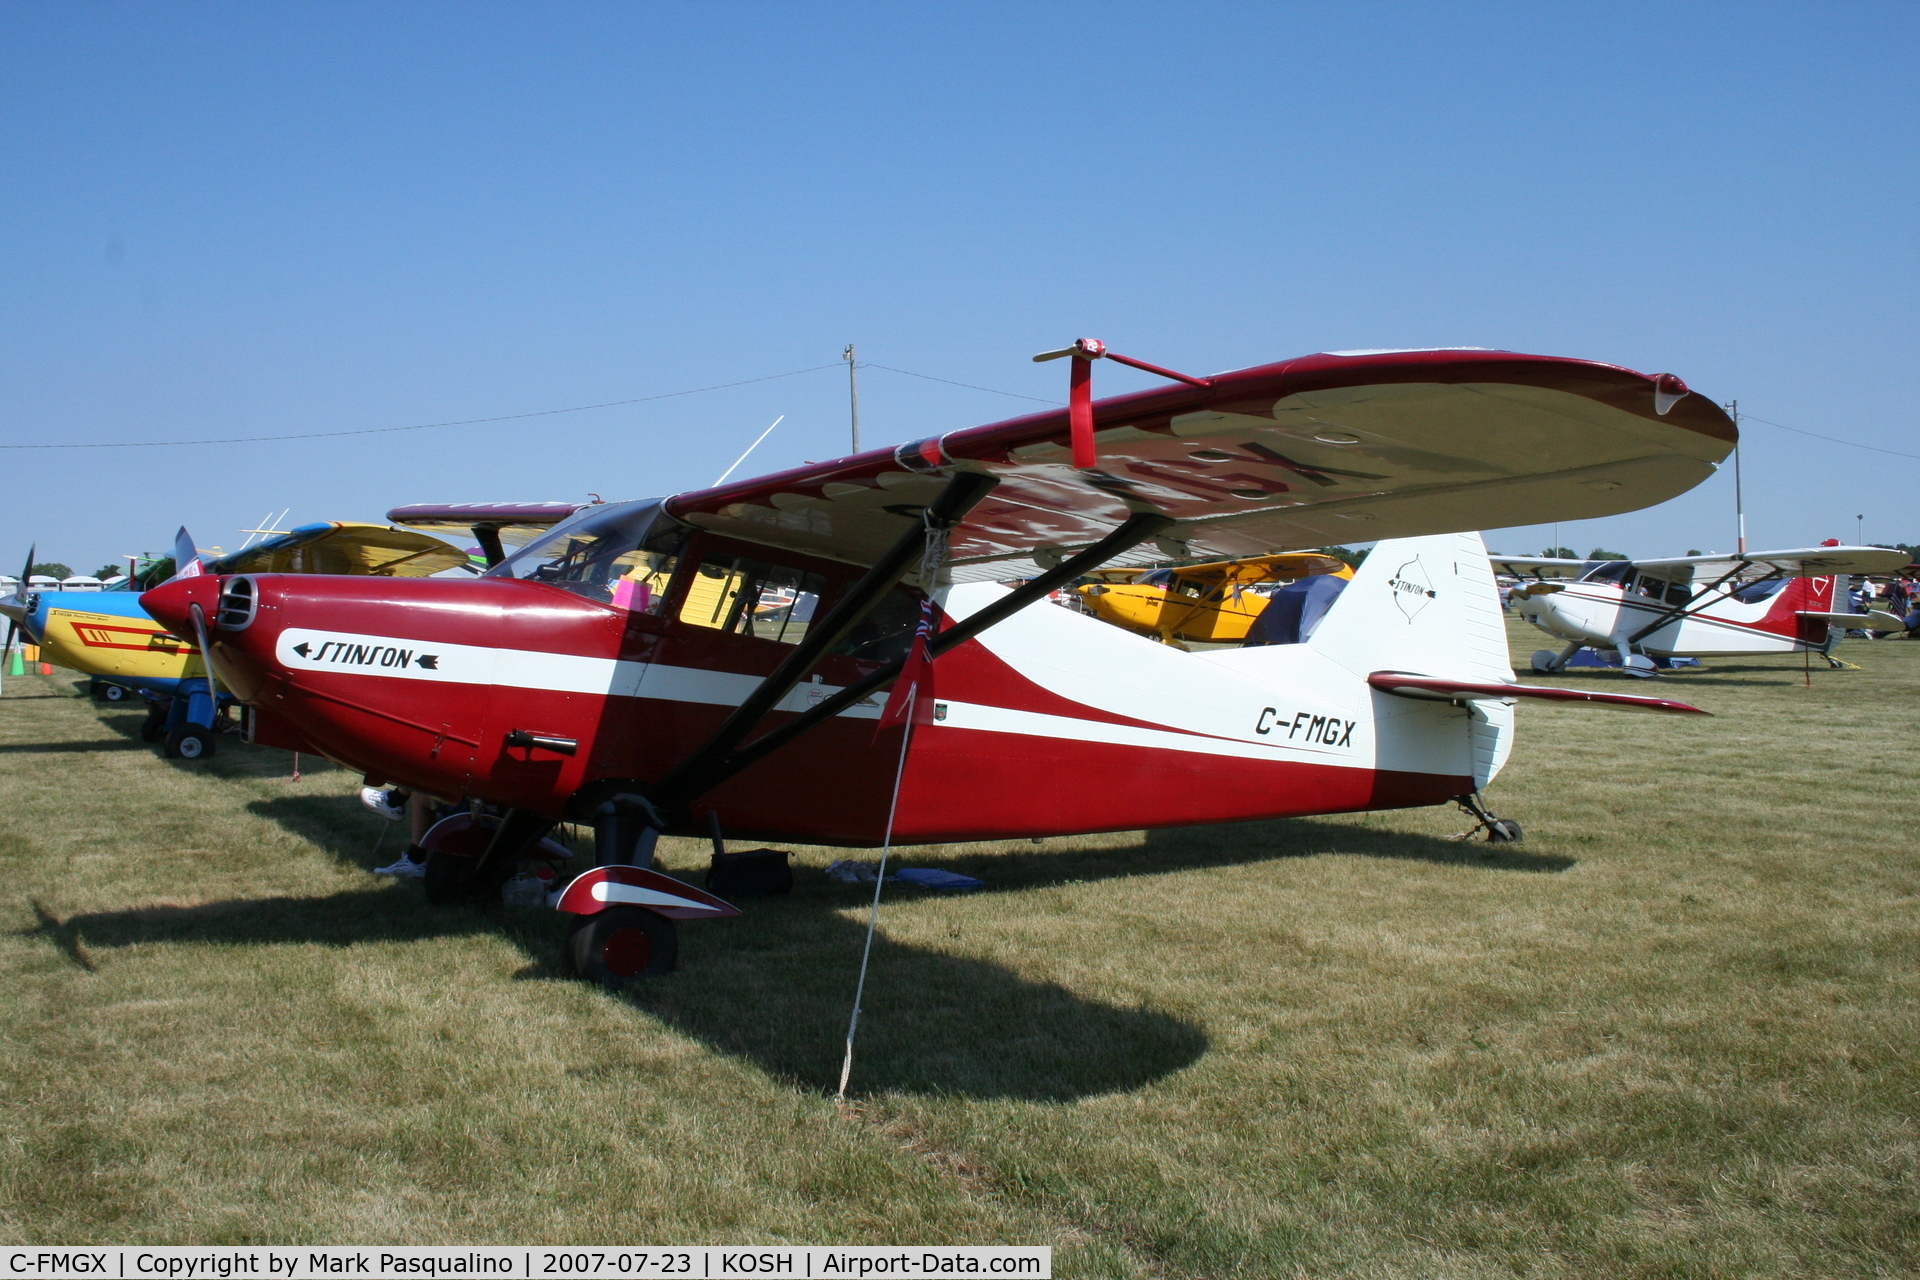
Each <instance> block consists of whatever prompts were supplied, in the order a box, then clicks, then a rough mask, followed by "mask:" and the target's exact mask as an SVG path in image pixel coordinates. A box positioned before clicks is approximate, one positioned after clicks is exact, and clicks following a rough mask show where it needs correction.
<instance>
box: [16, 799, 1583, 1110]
mask: <svg viewBox="0 0 1920 1280" xmlns="http://www.w3.org/2000/svg"><path fill="white" fill-rule="evenodd" d="M249 808H250V809H251V810H252V811H253V812H255V813H257V814H260V815H261V816H264V817H268V818H271V819H273V820H274V821H276V822H279V823H280V824H281V825H283V826H284V827H286V828H287V829H288V830H290V831H292V832H294V833H295V834H297V835H299V836H301V837H302V838H303V839H306V840H309V841H312V842H313V843H315V844H316V845H318V846H319V847H321V848H322V849H325V850H326V851H328V852H329V853H331V854H332V855H333V856H334V857H336V858H338V859H340V860H341V861H342V862H346V863H351V864H354V865H359V866H363V867H366V866H371V865H372V861H371V860H370V859H371V858H372V857H373V856H374V855H372V854H371V853H370V846H371V844H372V840H371V838H370V836H371V834H372V833H370V832H369V823H368V821H367V815H365V814H364V813H362V812H359V811H358V806H357V805H356V804H355V803H354V802H353V800H352V799H351V797H337V796H335V797H322V796H311V797H280V798H276V799H272V800H262V801H255V802H254V803H253V804H251V805H250V806H249ZM376 822H377V820H376ZM389 852H391V851H389ZM1330 852H1338V853H1342V854H1348V855H1361V856H1372V857H1389V858H1401V859H1409V860H1414V861H1421V862H1430V863H1431V862H1442V863H1457V864H1461V865H1462V866H1471V867H1474V868H1478V869H1492V870H1515V871H1519V870H1524V871H1554V870H1560V869H1563V868H1564V867H1566V866H1569V865H1571V864H1572V860H1571V859H1566V858H1553V857H1542V856H1539V855H1531V854H1526V853H1524V852H1522V851H1519V850H1511V849H1505V848H1493V847H1490V846H1486V845H1467V844H1464V843H1457V842H1452V841H1446V840H1437V839H1433V838H1430V837H1424V836H1415V835H1407V834H1404V833H1397V832H1390V831H1383V830H1381V831H1376V830H1369V829H1367V828H1365V827H1351V826H1331V825H1327V824H1320V823H1312V822H1304V821H1277V822H1259V823H1242V824H1235V825H1233V826H1229V827H1208V828H1194V829H1187V830H1180V831H1167V832H1155V833H1150V834H1149V835H1148V836H1147V837H1146V839H1145V841H1144V843H1142V844H1140V845H1136V846H1132V847H1127V848H1119V849H1087V848H1060V849H1055V850H1041V849H1037V848H1036V849H1033V850H1032V851H1028V850H1026V849H1020V850H1017V851H1015V852H1011V853H1004V852H992V853H982V854H979V855H967V854H962V855H959V856H948V857H942V858H927V857H921V856H918V855H917V853H916V851H914V850H911V849H909V850H902V851H899V856H900V857H901V859H902V860H903V863H904V864H911V865H915V866H935V867H942V868H946V869H950V870H955V871H962V872H966V873H969V874H974V875H978V876H980V877H981V878H983V879H986V880H987V881H988V884H989V888H988V892H990V893H993V894H1012V893H1018V892H1021V891H1023V890H1031V889H1038V888H1044V887H1047V886H1051V885H1057V884H1061V883H1064V882H1079V883H1090V882H1096V881H1100V880H1106V879H1117V878H1123V877H1134V876H1143V875H1164V874H1171V873H1175V872H1180V871H1188V870H1196V869H1202V868H1207V867H1220V866H1232V865H1244V864H1252V863H1260V862H1269V861H1275V860H1278V859H1283V858H1293V857H1302V856H1311V855H1314V854H1318V853H1330ZM674 870H677V871H678V872H679V874H680V875H681V876H682V878H685V879H690V880H691V879H695V878H696V876H695V875H694V874H690V872H689V869H688V868H685V867H676V868H674ZM867 892H868V891H867V890H865V889H863V888H860V887H857V886H847V885H840V884H834V883H832V882H828V881H826V880H824V879H823V878H821V877H819V876H818V874H817V872H810V871H808V870H807V869H804V868H803V869H801V872H800V884H799V885H798V887H797V888H796V889H795V891H794V892H793V893H792V894H791V895H790V896H784V897H780V898H773V899H758V900H750V901H748V902H746V903H744V904H743V905H744V907H745V909H746V914H745V915H744V916H742V917H740V918H738V919H734V920H726V921H714V922H711V923H706V924H693V925H690V926H688V927H686V928H683V929H682V930H681V932H680V939H681V968H680V971H679V972H678V973H676V974H674V975H673V976H671V977H669V978H666V979H661V980H655V981H652V982H649V983H646V984H644V985H642V986H639V987H637V988H635V989H634V990H632V991H630V992H629V993H628V994H627V995H626V996H625V997H624V998H626V999H627V1000H629V1001H630V1002H631V1003H632V1004H633V1005H634V1006H635V1007H636V1008H638V1009H641V1010H643V1011H645V1012H647V1013H648V1014H650V1015H652V1016H654V1017H656V1018H659V1019H660V1020H661V1021H662V1022H663V1023H665V1024H667V1025H668V1026H671V1027H673V1028H675V1029H676V1030H679V1031H681V1032H683V1033H685V1034H687V1035H690V1036H693V1037H695V1038H697V1039H699V1040H700V1041H702V1042H704V1043H705V1044H707V1045H708V1046H710V1047H711V1048H713V1049H714V1050H716V1051H718V1052H720V1053H724V1054H728V1055H730V1056H733V1057H737V1058H740V1059H742V1060H744V1061H746V1062H750V1063H752V1064H753V1065H755V1066H756V1067H758V1068H759V1069H761V1070H763V1071H765V1072H767V1073H768V1074H770V1075H772V1076H774V1077H776V1078H779V1079H782V1080H785V1081H787V1082H788V1083H790V1084H791V1085H792V1086H794V1087H796V1088H800V1089H804V1090H808V1091H816V1092H827V1091H831V1090H832V1089H833V1088H834V1087H835V1085H836V1083H837V1080H838V1075H839V1068H840V1058H841V1053H842V1049H843V1046H844V1036H845V1028H846V1018H847V1013H848V1009H849V1006H850V1004H851V1000H852V991H853V984H854V979H855V976H856V972H857V968H858V964H859V957H860V948H861V945H862V942H863V940H864V938H865V923H864V919H863V918H862V913H861V912H860V911H858V910H857V908H859V907H861V906H863V905H864V904H865V902H866V900H867ZM908 892H910V891H907V890H901V891H898V894H896V901H897V900H899V898H900V897H901V896H904V895H905V894H906V893H908ZM882 923H883V926H884V923H885V919H884V915H883V918H882ZM567 927H568V922H567V921H566V920H565V919H564V918H562V917H560V916H557V915H554V914H550V913H545V912H510V911H506V910H504V909H495V910H490V911H487V910H477V909H467V908H445V909H435V908H429V907H426V906H425V905H424V904H423V903H422V902H421V900H420V897H419V890H418V889H417V887H415V886H414V885H412V884H399V885H392V886H385V887H382V888H377V889H369V890H365V891H352V892H345V893H337V894H332V895H327V896H322V897H309V898H268V899H256V900H242V901H229V902H221V903H209V904H205V905H202V906H194V907H153V908H145V909H135V910H130V911H119V912H107V913H99V914H94V915H82V916H75V917H73V918H71V919H68V920H66V921H54V920H52V919H51V918H48V917H44V916H43V918H42V921H41V925H40V927H39V929H37V930H35V932H37V933H42V934H46V935H49V937H50V939H51V940H52V941H54V942H55V943H56V944H57V945H60V946H61V947H63V948H64V949H65V950H66V952H67V953H68V955H69V956H71V957H80V958H84V957H86V956H88V955H89V954H91V955H94V956H98V955H99V953H101V952H102V951H106V950H110V949H113V948H118V947H126V946H132V945H135V944H137V943H151V942H176V943H188V944H193V943H214V944H221V945H255V946H271V945H275V944H284V943H301V944H313V943H319V944H321V945H327V946H341V947H344V946H350V945H353V944H355V943H361V942H370V941H373V942H379V941H387V942H393V941H412V940H429V939H432V938H436V937H451V936H468V935H473V934H492V935H495V936H498V937H500V938H502V939H504V940H506V941H509V942H511V943H513V944H514V945H516V946H518V947H519V948H520V950H521V951H522V952H523V953H524V954H525V955H526V956H527V965H526V967H525V968H523V969H522V970H521V972H520V974H519V975H518V976H520V977H521V978H523V979H547V980H556V979H562V978H564V977H565V976H566V975H565V972H564V970H563V968H562V966H561V963H560V959H559V956H560V951H561V943H562V941H563V939H564V938H565V936H566V932H567ZM80 962H82V960H76V963H80ZM1141 963H1142V964H1151V963H1153V960H1152V957H1151V956H1150V955H1148V954H1146V953H1142V956H1141ZM448 980H449V981H460V980H461V979H460V977H459V975H457V974H450V975H448ZM1207 1044H1208V1040H1207V1036H1206V1033H1205V1032H1204V1031H1203V1030H1202V1029H1201V1028H1200V1027H1199V1026H1198V1025H1196V1024H1194V1023H1192V1022H1189V1021H1186V1020H1184V1019H1181V1018H1177V1017H1174V1016H1172V1015H1169V1014H1167V1013H1163V1012H1161V1011H1159V1010H1155V1009H1151V1008H1145V1007H1136V1006H1125V1005H1119V1004H1113V1003H1108V1002H1105V1001H1102V1000H1100V999H1097V998H1093V997H1089V996H1088V995H1085V994H1083V993H1080V992H1076V991H1073V990H1070V989H1068V988H1066V987H1064V986H1062V985H1060V984H1058V983H1054V982H1050V981H1046V980H1037V979H1035V978H1032V977H1028V976H1025V975H1022V974H1020V973H1018V972H1015V971H1014V970H1013V969H1011V968H1009V967H1007V966H1005V965H1002V964H998V963H995V962H993V961H991V960H987V959H982V958H978V957H974V956H965V955H959V954H954V953H951V952H947V951H942V950H934V949H930V948H927V947H923V946H915V945H910V944H907V943H903V942H900V941H897V940H895V939H892V938H890V937H888V935H887V933H886V932H885V930H884V928H883V929H882V931H881V933H880V934H878V935H877V936H876V938H875V941H874V951H873V960H872V965H871V969H870V972H869V977H868V985H867V993H866V998H865V1001H864V1011H863V1014H862V1019H861V1025H860V1038H859V1045H858V1050H859V1051H858V1054H857V1057H856V1060H855V1068H854V1079H853V1083H854V1086H855V1088H857V1089H858V1090H860V1091H862V1092H866V1093H877V1092H886V1091H899V1092H908V1093H919V1094H937V1095H949V1096H961V1097H970V1098H981V1099H986V1098H1019V1099H1028V1100H1035V1101H1048V1102H1064V1101H1071V1100H1073V1099H1076V1098H1083V1097H1089V1096H1094V1095H1099V1094H1106V1093H1115V1092H1125V1091H1128V1090H1133V1089H1139V1088H1143V1087H1145V1086H1147V1085H1149V1084H1151V1083H1153V1082H1154V1081H1156V1080H1158V1079H1161V1078H1163V1077H1165V1076H1167V1075H1169V1074H1172V1073H1174V1072H1176V1071H1179V1070H1181V1069H1183V1068H1185V1067H1187V1066H1190V1065H1191V1064H1193V1063H1194V1062H1196V1061H1197V1060H1198V1059H1199V1058H1200V1056H1201V1055H1202V1054H1203V1053H1204V1052H1205V1051H1206V1048H1207ZM610 1069H617V1068H609V1067H605V1066H602V1067H597V1068H591V1070H593V1071H595V1072H599V1073H604V1072H606V1071H608V1070H610Z"/></svg>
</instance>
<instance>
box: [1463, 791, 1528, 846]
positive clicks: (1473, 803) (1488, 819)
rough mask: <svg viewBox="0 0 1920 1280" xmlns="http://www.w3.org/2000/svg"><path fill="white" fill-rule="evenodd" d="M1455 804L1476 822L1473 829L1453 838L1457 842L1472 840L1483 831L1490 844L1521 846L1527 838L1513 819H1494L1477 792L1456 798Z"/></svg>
mask: <svg viewBox="0 0 1920 1280" xmlns="http://www.w3.org/2000/svg"><path fill="white" fill-rule="evenodd" d="M1453 802H1454V803H1455V804H1457V805H1459V806H1460V807H1461V808H1462V809H1465V810H1466V811H1467V813H1468V815H1469V816H1471V817H1472V818H1474V819H1475V820H1476V821H1475V822H1474V825H1473V826H1472V827H1470V828H1468V829H1467V830H1465V831H1463V832H1461V833H1460V834H1459V835H1457V836H1454V837H1452V838H1453V839H1455V840H1471V839H1472V838H1473V837H1474V836H1476V835H1479V834H1480V833H1481V832H1482V831H1485V832H1486V833H1487V843H1488V844H1519V843H1520V842H1521V841H1522V840H1523V839H1525V838H1526V837H1525V836H1524V835H1522V834H1521V831H1520V824H1519V823H1517V822H1515V821H1513V820H1512V819H1511V818H1496V817H1494V816H1493V814H1492V813H1491V812H1489V811H1488V809H1487V807H1486V806H1485V805H1484V804H1482V803H1480V793H1479V792H1477V791H1475V792H1473V793H1471V794H1470V795H1464V796H1455V797H1454V798H1453Z"/></svg>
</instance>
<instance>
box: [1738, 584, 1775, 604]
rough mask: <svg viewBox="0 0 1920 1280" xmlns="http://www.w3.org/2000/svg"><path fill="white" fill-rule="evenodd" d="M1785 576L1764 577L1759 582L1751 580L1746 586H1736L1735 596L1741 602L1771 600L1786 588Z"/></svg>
mask: <svg viewBox="0 0 1920 1280" xmlns="http://www.w3.org/2000/svg"><path fill="white" fill-rule="evenodd" d="M1786 585H1787V580H1786V579H1785V578H1762V579H1761V580H1760V581H1758V582H1749V583H1748V584H1747V585H1746V586H1744V587H1736V588H1735V589H1734V591H1733V598H1734V599H1735V600H1738V601H1739V602H1740V603H1741V604H1759V603H1760V602H1761V601H1762V600H1771V599H1773V598H1774V597H1775V596H1777V595H1779V594H1780V592H1781V591H1783V590H1785V588H1786Z"/></svg>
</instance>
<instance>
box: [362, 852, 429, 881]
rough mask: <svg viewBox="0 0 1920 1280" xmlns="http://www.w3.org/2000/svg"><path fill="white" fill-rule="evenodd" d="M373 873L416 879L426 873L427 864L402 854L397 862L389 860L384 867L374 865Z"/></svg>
mask: <svg viewBox="0 0 1920 1280" xmlns="http://www.w3.org/2000/svg"><path fill="white" fill-rule="evenodd" d="M373 874H375V875H377V876H403V877H406V878H407V879H411V880H418V879H419V878H420V877H421V876H424V875H425V874H427V864H426V863H424V862H415V861H414V860H413V859H412V858H409V857H406V856H405V855H404V854H403V855H402V856H401V858H400V860H399V861H398V862H389V863H388V864H387V865H386V866H384V867H375V868H374V869H373Z"/></svg>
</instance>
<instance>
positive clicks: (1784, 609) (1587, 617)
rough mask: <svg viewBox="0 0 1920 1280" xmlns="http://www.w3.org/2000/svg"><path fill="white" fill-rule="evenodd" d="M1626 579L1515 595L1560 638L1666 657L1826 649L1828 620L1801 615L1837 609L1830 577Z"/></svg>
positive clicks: (1523, 609) (1520, 607)
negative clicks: (1703, 582)
mask: <svg viewBox="0 0 1920 1280" xmlns="http://www.w3.org/2000/svg"><path fill="white" fill-rule="evenodd" d="M1627 578H1628V580H1627V581H1608V580H1594V579H1591V578H1588V579H1582V580H1580V581H1577V582H1572V583H1568V584H1567V585H1566V586H1564V587H1559V588H1558V589H1547V590H1542V589H1541V588H1540V587H1539V586H1535V587H1533V588H1532V589H1531V590H1530V591H1528V592H1527V593H1526V594H1520V595H1517V596H1516V601H1515V607H1516V609H1517V611H1518V612H1519V614H1520V616H1521V617H1523V618H1525V619H1526V620H1527V621H1528V622H1530V623H1532V624H1533V625H1534V626H1536V627H1538V628H1539V629H1540V630H1542V631H1545V632H1546V633H1547V634H1549V635H1551V636H1555V637H1557V638H1559V639H1562V640H1568V641H1573V642H1577V643H1580V644H1586V645H1592V646H1594V647H1595V648H1603V649H1605V648H1618V647H1620V646H1621V645H1622V644H1623V643H1625V642H1629V641H1630V642H1631V643H1632V646H1633V647H1634V648H1635V649H1637V650H1639V651H1641V652H1643V653H1648V654H1654V655H1658V656H1661V657H1697V658H1708V657H1732V656H1739V655H1743V654H1761V653H1798V652H1801V651H1802V650H1805V649H1821V648H1825V647H1826V645H1827V643H1828V640H1829V636H1828V628H1827V625H1826V623H1824V622H1821V621H1817V620H1814V619H1808V618H1802V617H1800V616H1799V615H1800V614H1801V613H1802V612H1813V613H1819V612H1825V611H1828V610H1831V609H1832V608H1833V599H1834V579H1833V578H1831V577H1826V578H1775V579H1772V580H1770V581H1766V582H1763V583H1748V584H1746V585H1744V586H1742V585H1738V584H1728V586H1727V587H1720V588H1715V589H1711V590H1708V589H1706V588H1705V587H1704V586H1702V587H1696V586H1694V585H1693V584H1692V583H1691V582H1675V581H1669V580H1667V579H1666V578H1664V577H1660V576H1656V575H1650V574H1646V573H1632V572H1629V573H1628V574H1627ZM1703 597H1704V598H1703ZM1681 610H1684V611H1685V612H1684V615H1682V614H1681V612H1680V611H1681ZM1656 624H1657V625H1656ZM1649 627H1651V628H1652V629H1651V630H1647V629H1648V628H1649ZM1643 631H1645V633H1646V634H1645V635H1641V634H1640V633H1641V632H1643ZM1634 637H1639V638H1637V639H1635V638H1634Z"/></svg>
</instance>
